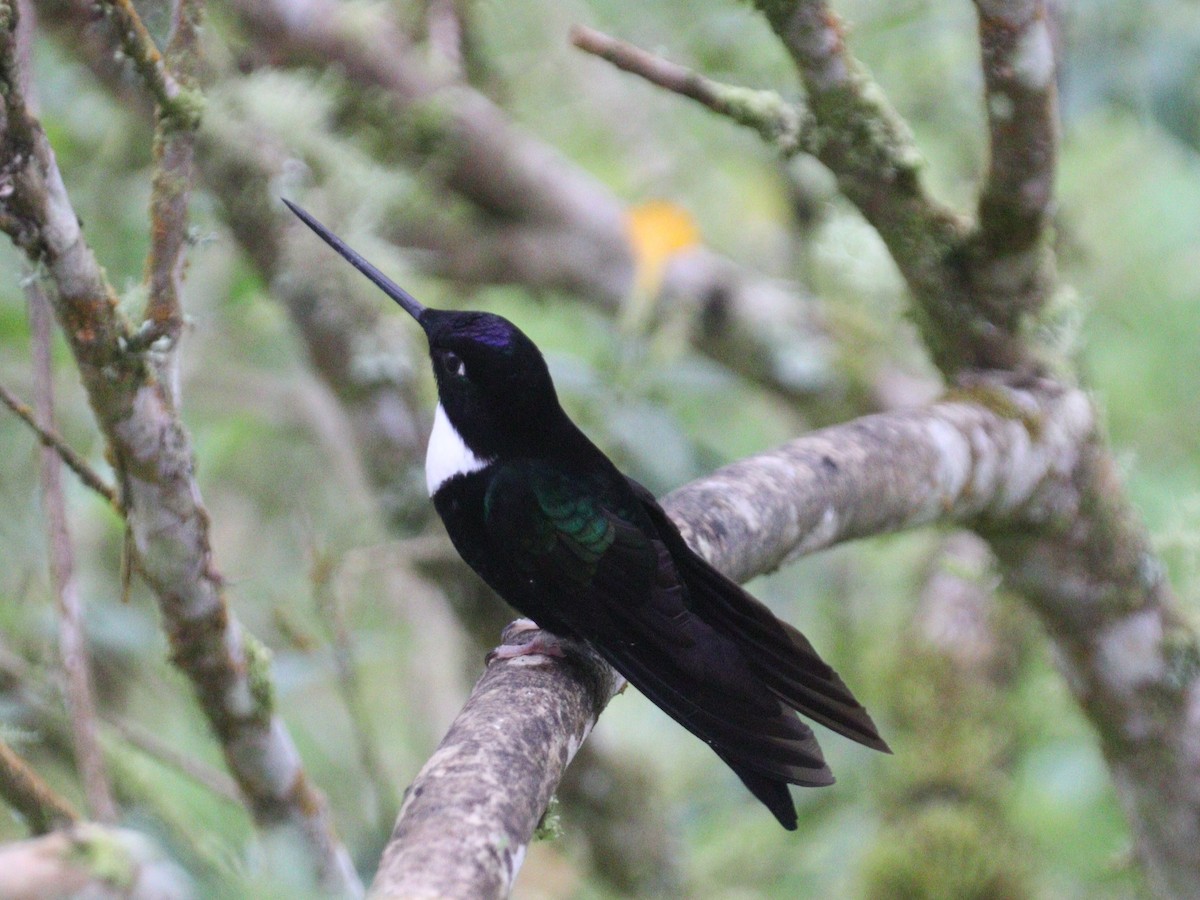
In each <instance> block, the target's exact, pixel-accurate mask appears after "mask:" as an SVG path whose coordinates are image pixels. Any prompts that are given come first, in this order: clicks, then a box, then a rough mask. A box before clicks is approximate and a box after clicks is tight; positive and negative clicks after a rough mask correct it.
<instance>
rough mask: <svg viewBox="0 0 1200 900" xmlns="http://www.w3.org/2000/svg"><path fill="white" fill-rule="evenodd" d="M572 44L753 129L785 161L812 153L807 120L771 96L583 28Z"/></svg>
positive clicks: (801, 112)
mask: <svg viewBox="0 0 1200 900" xmlns="http://www.w3.org/2000/svg"><path fill="white" fill-rule="evenodd" d="M571 43H572V44H574V45H575V46H576V47H578V48H579V49H580V50H583V51H584V52H585V53H591V54H592V55H593V56H598V57H600V58H601V59H604V60H607V61H608V62H610V63H612V64H613V65H614V66H616V67H617V68H618V69H622V70H624V71H626V72H631V73H632V74H634V75H638V76H640V77H642V78H644V79H646V80H647V81H649V82H650V83H651V84H655V85H657V86H658V87H661V88H665V89H666V90H668V91H671V92H673V93H676V94H680V95H682V96H684V97H687V98H689V99H691V100H695V101H696V102H697V103H699V104H701V105H702V106H706V107H708V108H709V109H711V110H712V111H713V112H715V113H718V114H720V115H722V116H726V117H728V118H730V119H733V120H734V121H735V122H737V123H738V124H739V125H745V126H747V127H748V128H752V129H754V130H755V131H757V132H758V133H759V134H760V135H761V136H762V138H763V140H764V141H766V142H767V143H768V144H771V145H773V146H775V147H776V148H777V149H778V150H779V152H780V153H782V154H783V155H784V156H792V155H794V154H796V153H800V152H804V153H812V152H813V150H814V149H815V147H816V144H815V142H814V141H813V139H812V132H811V124H812V122H811V116H809V115H808V113H807V111H804V110H801V109H799V108H797V107H796V106H794V105H792V104H790V103H788V102H787V101H785V100H784V99H783V98H782V97H781V96H779V94H777V93H776V92H775V91H761V90H755V89H753V88H744V87H738V86H736V85H730V84H722V83H721V82H719V81H713V80H712V79H710V78H706V77H704V76H703V75H701V74H699V73H698V72H694V71H692V70H691V69H689V68H687V67H685V66H681V65H679V64H677V63H673V62H670V61H669V60H665V59H663V58H662V57H661V56H655V55H654V54H653V53H648V52H647V51H645V50H642V49H641V48H640V47H636V46H634V45H633V44H629V43H626V42H625V41H621V40H618V39H617V38H614V37H611V36H609V35H607V34H605V33H604V32H602V31H597V30H596V29H594V28H588V27H586V26H584V25H575V26H574V27H572V29H571Z"/></svg>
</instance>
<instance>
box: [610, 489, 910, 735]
mask: <svg viewBox="0 0 1200 900" xmlns="http://www.w3.org/2000/svg"><path fill="white" fill-rule="evenodd" d="M628 481H629V484H630V487H631V488H633V491H634V494H635V496H636V497H637V498H638V500H639V502H640V503H641V504H642V508H643V509H644V511H645V512H646V514H647V515H648V516H649V517H650V519H651V521H652V522H653V523H654V527H655V530H656V531H657V532H658V534H659V537H660V538H661V539H662V540H663V542H664V543H665V544H666V546H667V548H668V550H669V551H670V553H671V556H672V558H673V559H674V561H675V565H676V568H677V569H678V571H679V573H680V575H681V577H682V579H683V581H684V583H685V584H686V585H687V587H688V597H689V600H690V603H691V608H692V610H693V611H694V612H695V613H696V615H697V616H699V617H700V618H701V619H703V620H704V621H705V622H707V623H708V624H709V625H711V626H712V627H713V628H714V629H716V630H717V631H719V632H721V633H723V634H726V635H728V636H730V637H732V638H733V639H734V640H735V641H736V642H737V643H738V644H739V645H740V646H741V647H743V648H744V650H745V657H746V659H747V660H748V661H749V663H750V666H751V667H752V668H753V670H754V671H755V673H756V674H757V675H758V676H759V677H760V678H761V679H762V680H763V682H764V683H765V684H766V685H767V686H768V687H769V688H770V689H771V691H772V692H773V693H774V694H775V696H776V697H778V698H779V699H780V700H782V701H783V702H784V703H785V704H787V705H788V706H789V707H791V708H792V709H794V710H796V711H797V712H799V713H801V714H802V715H804V716H807V717H808V718H810V719H812V720H813V721H815V722H820V723H821V724H822V725H824V726H825V727H827V728H829V729H831V730H833V731H836V732H838V733H839V734H842V735H845V736H846V737H848V738H850V739H851V740H854V741H857V742H859V743H860V744H864V745H866V746H868V747H871V748H873V749H875V750H880V751H882V752H885V753H890V752H891V750H890V749H889V748H888V745H887V743H886V742H885V741H884V740H883V738H881V737H880V736H879V731H878V729H877V728H876V727H875V723H874V722H873V721H872V720H871V716H870V715H869V714H868V713H867V711H866V709H865V708H863V706H862V704H860V703H859V702H858V700H857V699H855V697H854V695H853V694H852V693H851V692H850V688H848V687H847V686H846V684H845V682H844V681H842V679H841V678H840V677H839V676H838V674H837V672H835V671H834V670H833V668H832V667H830V665H829V664H828V663H826V662H825V661H824V660H823V659H821V657H820V656H819V655H818V653H817V651H816V650H815V649H814V648H813V645H812V644H811V643H810V642H809V640H808V638H806V637H805V636H804V635H803V634H801V633H800V632H799V631H798V630H797V629H795V628H793V627H792V626H791V625H789V624H788V623H786V622H784V621H782V620H781V619H779V618H778V617H777V616H776V615H775V614H774V613H773V612H771V610H770V609H769V608H768V607H767V606H766V605H764V604H763V603H761V602H760V601H758V600H756V599H755V598H754V597H752V596H751V595H750V594H749V593H747V592H746V591H745V590H743V589H742V588H741V587H740V586H739V585H737V584H735V583H734V582H732V581H730V580H729V579H728V578H726V577H725V576H724V575H722V574H721V573H720V572H718V571H717V570H716V569H714V568H713V567H712V566H711V565H709V564H708V562H706V561H705V560H704V559H702V558H701V557H700V556H698V555H697V554H696V553H695V552H693V551H692V549H691V548H690V547H688V546H687V542H686V541H684V539H683V536H682V535H681V534H680V533H679V529H678V528H677V527H676V526H675V523H674V522H672V521H671V519H670V517H669V516H668V515H667V514H666V512H665V511H664V510H663V508H662V507H661V506H659V504H658V501H657V500H655V499H654V495H653V494H651V493H650V492H649V491H648V490H646V488H644V487H642V486H641V485H640V484H638V483H637V482H635V481H633V479H628Z"/></svg>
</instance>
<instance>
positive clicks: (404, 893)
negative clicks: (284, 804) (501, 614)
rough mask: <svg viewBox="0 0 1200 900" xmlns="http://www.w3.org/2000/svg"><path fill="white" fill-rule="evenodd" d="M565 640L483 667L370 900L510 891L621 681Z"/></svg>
mask: <svg viewBox="0 0 1200 900" xmlns="http://www.w3.org/2000/svg"><path fill="white" fill-rule="evenodd" d="M531 634H532V632H525V633H524V634H522V635H510V634H508V633H506V636H505V640H506V642H507V641H516V642H518V643H519V642H522V641H523V640H528V639H529V637H530V635H531ZM564 647H565V648H567V652H566V656H565V657H562V658H551V657H545V656H539V655H530V656H522V657H517V658H515V659H510V660H504V661H498V662H493V663H492V665H490V666H489V667H488V669H487V671H486V672H484V674H483V677H482V678H480V679H479V682H478V683H477V684H476V685H475V689H474V690H473V691H472V692H471V697H470V699H469V700H468V701H467V705H466V706H465V707H464V708H463V710H462V712H461V713H459V715H458V718H457V719H456V720H455V722H454V724H453V725H451V726H450V731H449V732H448V733H447V734H446V736H445V738H443V739H442V742H441V744H439V745H438V748H437V750H436V751H435V752H434V754H433V756H431V757H430V759H429V761H428V762H427V763H426V764H425V765H424V767H423V768H422V769H421V771H420V772H419V773H418V774H417V777H416V779H415V780H414V781H413V783H412V785H411V786H410V787H409V789H408V792H407V793H406V795H405V798H404V804H403V805H402V806H401V807H400V816H399V818H398V819H397V821H396V827H395V829H394V830H393V832H392V837H391V840H390V841H389V843H388V846H387V849H385V850H384V852H383V858H382V860H381V862H380V864H379V871H378V872H377V874H376V875H375V880H374V881H373V882H372V884H371V890H370V892H369V896H370V897H373V898H386V897H395V898H400V897H403V898H411V897H471V898H475V900H485V898H493V897H496V898H499V897H505V896H507V895H508V892H509V891H510V890H511V888H512V884H513V880H514V879H515V878H516V876H517V871H518V870H519V869H520V867H521V863H522V861H523V860H524V858H525V851H526V848H527V847H528V845H529V842H530V840H531V839H532V837H533V833H534V829H535V828H536V827H537V825H538V822H539V821H540V820H541V818H542V816H543V814H544V813H545V812H546V807H547V805H548V804H549V802H550V798H551V796H552V795H553V793H554V789H555V787H556V786H557V784H558V782H559V779H561V778H562V775H563V772H564V771H565V770H566V767H567V765H568V764H569V763H570V761H571V759H572V757H574V755H575V753H576V751H578V750H579V747H580V745H581V744H582V743H583V741H584V739H585V738H586V737H587V735H588V733H589V732H590V731H591V728H592V725H593V724H594V723H595V721H596V717H597V716H598V715H599V714H600V712H601V711H602V710H603V709H604V707H605V705H606V704H607V703H608V701H609V699H610V698H611V697H612V696H613V694H614V693H615V692H616V690H617V689H618V688H619V687H620V685H621V684H622V683H623V679H621V678H620V677H619V676H617V675H616V673H615V672H613V671H612V669H610V668H609V667H608V665H607V664H605V663H604V662H603V661H602V660H601V659H600V658H599V657H598V656H596V655H595V654H594V653H592V652H591V651H590V650H589V649H588V648H586V647H585V646H583V645H578V644H572V643H567V642H564ZM517 698H519V700H518V699H517Z"/></svg>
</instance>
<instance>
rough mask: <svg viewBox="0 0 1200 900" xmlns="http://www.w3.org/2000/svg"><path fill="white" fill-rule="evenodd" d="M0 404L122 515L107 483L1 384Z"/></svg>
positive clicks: (56, 433)
mask: <svg viewBox="0 0 1200 900" xmlns="http://www.w3.org/2000/svg"><path fill="white" fill-rule="evenodd" d="M0 403H3V404H4V405H5V406H7V407H8V408H9V409H10V410H12V411H13V412H14V413H15V414H16V415H17V416H19V417H20V419H21V421H23V422H24V423H25V424H26V425H28V426H29V427H30V428H31V429H32V430H33V433H34V434H35V435H37V439H38V440H39V441H41V442H42V443H43V444H44V445H45V446H47V447H49V448H51V449H52V450H53V451H54V452H55V453H57V454H58V456H59V459H61V460H62V461H63V463H64V464H65V465H66V467H67V468H68V469H70V470H71V471H72V472H74V473H75V474H76V475H77V476H78V477H79V480H80V481H82V482H83V483H84V485H85V486H86V487H89V488H91V489H92V490H93V491H95V492H96V493H97V494H99V495H100V496H101V497H103V498H104V499H105V500H107V501H108V504H109V506H111V507H112V508H113V509H115V510H116V511H117V512H118V513H121V514H122V515H124V513H123V512H122V510H121V501H120V499H119V498H118V497H117V492H116V491H115V490H114V489H113V488H112V487H111V486H110V485H109V484H108V483H107V482H105V480H104V479H103V478H101V477H100V475H99V474H97V472H96V470H95V469H93V468H92V467H91V466H89V465H88V464H87V461H86V460H85V459H84V458H83V457H82V456H80V455H79V454H78V453H76V452H75V451H74V450H72V449H71V446H70V445H69V444H67V442H66V441H65V440H63V438H62V436H61V435H59V434H58V432H56V431H53V430H52V429H49V428H43V427H42V425H41V424H40V423H39V422H38V420H37V418H36V417H35V416H34V415H33V410H31V409H30V408H29V407H28V406H27V405H26V404H24V403H22V402H21V400H20V399H18V397H17V396H16V395H15V394H14V393H13V392H12V391H11V390H9V389H8V388H7V387H5V386H4V385H3V384H0Z"/></svg>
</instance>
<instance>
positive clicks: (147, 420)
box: [0, 0, 360, 893]
mask: <svg viewBox="0 0 1200 900" xmlns="http://www.w3.org/2000/svg"><path fill="white" fill-rule="evenodd" d="M15 20H16V12H15V8H14V7H13V6H12V5H11V0H0V82H3V87H4V91H3V95H4V96H3V102H4V112H5V121H4V130H3V132H2V133H0V184H2V185H3V187H4V190H3V191H0V226H2V227H3V229H4V230H5V231H7V232H8V233H9V235H10V236H11V237H12V239H13V241H14V242H15V243H16V244H17V246H19V247H20V248H21V249H23V250H24V251H25V252H26V254H27V255H28V256H29V257H30V258H31V259H32V260H33V261H34V262H35V263H40V264H42V265H44V266H45V267H46V270H47V272H48V274H49V276H50V278H51V280H52V281H53V282H54V284H55V286H56V288H57V292H56V294H55V296H54V310H55V314H56V316H57V317H58V320H59V323H60V325H61V327H62V329H63V332H64V334H65V335H66V337H67V342H68V345H69V346H70V348H71V351H72V354H73V355H74V357H75V361H76V364H77V365H78V368H79V372H80V375H81V376H82V379H83V384H84V387H85V389H86V390H87V393H88V398H89V400H90V401H91V406H92V409H93V411H94V412H95V414H96V417H97V420H98V422H99V424H100V427H101V429H102V430H103V432H104V434H105V437H106V439H107V440H108V444H109V447H110V448H111V451H112V454H113V457H114V459H115V460H116V468H117V469H118V471H119V472H120V473H121V475H122V483H123V486H124V491H123V500H124V503H125V507H126V510H127V513H128V522H129V526H130V529H131V532H132V536H133V540H134V544H135V546H136V549H137V555H138V559H139V563H140V569H141V571H142V573H143V575H144V577H145V579H146V581H147V583H148V584H149V585H150V587H151V589H152V590H153V591H154V593H155V595H156V597H157V599H158V602H159V608H160V610H161V612H162V615H163V619H164V623H165V627H166V629H167V631H168V636H169V639H170V642H171V646H172V650H173V658H174V661H175V662H176V664H177V665H178V666H179V667H180V668H181V669H182V670H183V671H184V672H185V673H186V674H187V676H188V677H189V679H190V680H191V681H192V684H193V686H194V687H195V689H196V691H197V694H198V696H199V698H200V701H201V706H202V707H203V709H204V712H205V714H206V715H207V717H208V719H209V722H210V723H211V724H212V727H213V729H214V731H215V732H216V734H217V737H218V739H219V740H220V742H221V745H222V749H223V750H224V753H225V758H226V761H227V763H228V764H229V766H230V769H231V771H232V772H233V774H234V776H235V778H236V779H237V781H238V784H239V787H240V788H241V789H242V792H243V794H244V796H245V797H246V800H247V803H248V805H249V806H250V808H251V810H252V811H253V813H254V816H255V819H256V821H257V822H258V823H259V824H260V825H263V826H271V827H280V826H282V827H287V828H289V829H294V830H296V831H298V832H299V833H300V834H301V835H302V839H303V840H304V841H305V842H306V843H307V844H308V846H309V848H310V850H311V853H312V858H313V860H314V862H315V865H316V867H317V869H318V870H319V874H320V877H321V879H322V882H323V883H324V884H325V885H326V886H327V887H329V888H330V889H335V890H339V891H343V892H348V893H355V892H356V891H357V890H360V888H359V886H358V879H357V876H356V874H355V873H354V870H353V867H352V866H351V864H350V860H349V856H348V854H347V853H346V850H345V848H344V846H343V845H342V844H341V841H340V839H339V838H338V837H337V835H336V833H335V831H334V828H333V824H332V821H331V819H330V816H329V812H328V809H327V807H326V805H325V802H324V799H323V798H322V797H321V796H320V794H319V793H318V792H317V791H316V790H315V788H314V787H313V786H312V785H311V784H310V783H309V782H308V780H307V778H306V777H305V774H304V770H303V768H302V765H301V762H300V758H299V754H298V753H297V752H296V749H295V745H294V744H293V742H292V740H291V738H290V736H289V735H288V733H287V730H286V727H285V726H284V724H283V723H282V721H280V719H279V718H278V716H277V715H276V714H275V712H274V710H273V706H272V699H271V690H270V674H269V663H268V661H267V657H266V655H265V653H264V652H263V650H262V648H261V647H260V645H259V644H258V643H257V642H256V641H254V640H253V638H251V637H250V636H249V635H247V634H245V632H244V631H243V630H242V627H241V625H240V623H239V622H238V621H237V620H236V619H235V618H234V617H233V616H232V614H231V613H230V612H229V610H228V607H227V606H226V603H225V598H224V596H223V592H222V584H221V578H220V576H219V575H218V574H217V571H216V567H215V564H214V562H213V558H212V550H211V547H210V544H209V521H208V514H207V512H206V510H205V509H204V507H203V505H202V502H201V500H200V492H199V489H198V487H197V485H196V482H195V479H194V475H193V461H192V450H191V442H190V439H189V437H188V434H187V431H186V430H185V429H184V427H183V424H182V422H181V421H180V419H179V417H178V411H177V410H176V409H175V407H174V404H173V403H172V402H171V398H170V397H169V396H168V395H167V393H166V390H165V388H164V386H163V385H161V384H160V383H158V382H157V381H156V380H155V379H154V378H153V377H152V376H151V375H150V373H149V370H148V367H147V363H146V360H145V359H144V357H143V356H142V355H140V354H134V353H130V352H128V350H127V348H128V341H129V337H130V334H129V330H128V327H127V325H126V323H125V322H124V320H123V319H122V318H121V317H120V315H119V314H118V312H117V310H116V299H115V296H114V294H113V291H112V288H111V287H110V286H109V284H108V283H107V281H106V280H105V278H104V276H103V274H102V272H101V270H100V268H99V266H98V264H97V262H96V259H95V257H94V256H93V254H92V251H91V249H90V248H89V246H88V244H87V242H86V241H85V240H84V237H83V235H82V233H81V232H80V228H79V220H78V217H77V216H76V214H75V211H74V209H73V208H72V206H71V203H70V200H69V198H68V196H67V192H66V188H65V186H64V184H63V181H62V177H61V175H60V173H59V171H58V166H57V163H56V162H55V159H54V153H53V150H52V149H51V147H50V145H49V143H48V142H47V140H46V137H45V134H44V133H43V131H42V129H41V127H40V125H39V124H38V122H37V121H36V120H35V119H34V117H33V116H32V115H31V114H30V112H29V110H28V109H27V108H26V106H25V102H24V97H23V95H22V94H21V91H20V88H19V84H20V81H19V75H18V73H17V70H16V68H15V65H16V59H15V54H14V46H13V33H12V28H13V26H14V24H15Z"/></svg>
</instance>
